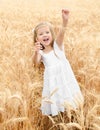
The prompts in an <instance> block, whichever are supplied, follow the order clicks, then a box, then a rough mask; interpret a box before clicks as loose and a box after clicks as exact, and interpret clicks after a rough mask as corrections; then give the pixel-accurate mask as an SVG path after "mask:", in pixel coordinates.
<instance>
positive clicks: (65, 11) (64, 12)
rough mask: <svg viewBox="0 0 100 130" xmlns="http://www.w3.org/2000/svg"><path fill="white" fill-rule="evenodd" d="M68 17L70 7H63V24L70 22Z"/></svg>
mask: <svg viewBox="0 0 100 130" xmlns="http://www.w3.org/2000/svg"><path fill="white" fill-rule="evenodd" d="M68 17H69V10H68V9H62V19H63V24H64V25H65V26H66V24H67V22H68Z"/></svg>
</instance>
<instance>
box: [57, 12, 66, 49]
mask: <svg viewBox="0 0 100 130" xmlns="http://www.w3.org/2000/svg"><path fill="white" fill-rule="evenodd" d="M68 16H69V10H67V9H62V26H61V27H60V29H59V32H58V35H57V38H56V42H57V44H58V46H59V48H60V49H62V44H63V39H64V34H65V30H66V26H67V23H68Z"/></svg>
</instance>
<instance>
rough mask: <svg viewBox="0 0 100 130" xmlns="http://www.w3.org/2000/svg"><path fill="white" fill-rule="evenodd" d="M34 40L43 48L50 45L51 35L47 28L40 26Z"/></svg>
mask: <svg viewBox="0 0 100 130" xmlns="http://www.w3.org/2000/svg"><path fill="white" fill-rule="evenodd" d="M36 40H37V41H38V42H40V43H42V44H43V45H44V46H45V47H46V46H49V45H51V43H52V40H53V39H52V34H51V31H50V28H49V27H48V26H42V27H40V28H39V29H38V30H37V38H36Z"/></svg>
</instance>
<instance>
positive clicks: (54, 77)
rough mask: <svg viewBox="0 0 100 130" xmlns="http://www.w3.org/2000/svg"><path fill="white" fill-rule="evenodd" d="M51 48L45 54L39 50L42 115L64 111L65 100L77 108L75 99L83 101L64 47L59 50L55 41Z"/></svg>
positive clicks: (53, 114)
mask: <svg viewBox="0 0 100 130" xmlns="http://www.w3.org/2000/svg"><path fill="white" fill-rule="evenodd" d="M53 48H54V50H52V51H50V52H49V53H47V54H46V53H44V52H43V51H41V50H40V54H41V56H42V62H43V63H44V66H45V71H44V85H43V92H42V104H41V110H42V114H43V115H52V116H55V115H58V112H64V110H65V106H64V104H65V103H66V102H67V103H68V104H69V105H71V106H72V107H73V108H77V107H78V104H77V101H76V99H77V100H78V99H79V100H80V99H81V101H82V102H83V96H82V93H81V91H80V88H79V85H78V83H77V81H76V78H75V76H74V73H73V71H72V69H71V66H70V64H69V62H68V60H67V59H66V56H65V53H64V49H63V50H60V48H59V47H58V45H57V43H56V42H54V45H53ZM66 109H67V108H66Z"/></svg>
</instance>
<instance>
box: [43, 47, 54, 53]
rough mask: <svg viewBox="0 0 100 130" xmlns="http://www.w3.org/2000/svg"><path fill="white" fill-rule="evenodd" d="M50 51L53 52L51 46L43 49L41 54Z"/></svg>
mask: <svg viewBox="0 0 100 130" xmlns="http://www.w3.org/2000/svg"><path fill="white" fill-rule="evenodd" d="M51 50H53V47H52V46H47V47H45V49H44V50H43V52H45V53H48V52H50V51H51Z"/></svg>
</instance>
